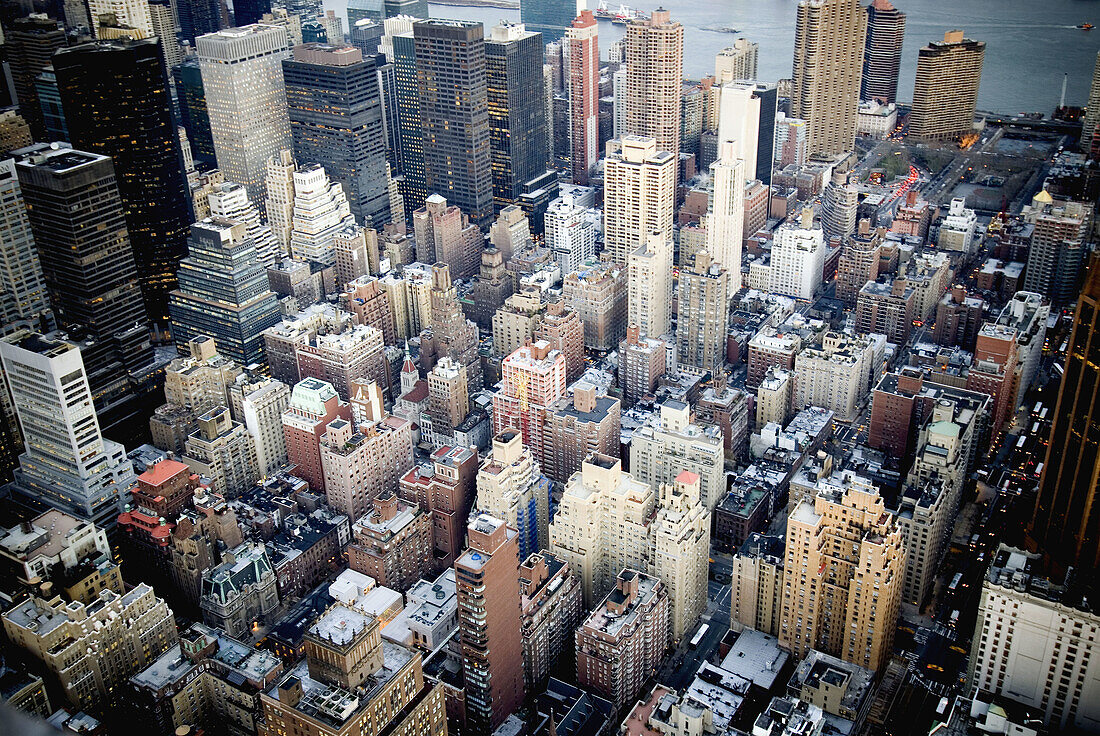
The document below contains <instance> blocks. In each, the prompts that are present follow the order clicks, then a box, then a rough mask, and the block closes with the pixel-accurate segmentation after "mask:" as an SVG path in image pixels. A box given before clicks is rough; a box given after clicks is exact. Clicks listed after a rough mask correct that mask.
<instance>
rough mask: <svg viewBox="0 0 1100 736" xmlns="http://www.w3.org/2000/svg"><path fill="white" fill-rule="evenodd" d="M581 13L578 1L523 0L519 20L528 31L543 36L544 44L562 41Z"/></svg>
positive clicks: (520, 5)
mask: <svg viewBox="0 0 1100 736" xmlns="http://www.w3.org/2000/svg"><path fill="white" fill-rule="evenodd" d="M579 12H580V11H578V10H577V0H521V1H520V4H519V20H520V22H521V23H523V24H524V25H525V26H527V30H529V31H535V32H537V33H541V34H542V40H543V42H544V43H552V42H554V41H560V40H561V38H562V36H564V35H565V29H566V28H568V27H569V26H570V25H572V24H573V19H574V18H576V17H577V15H578V14H579Z"/></svg>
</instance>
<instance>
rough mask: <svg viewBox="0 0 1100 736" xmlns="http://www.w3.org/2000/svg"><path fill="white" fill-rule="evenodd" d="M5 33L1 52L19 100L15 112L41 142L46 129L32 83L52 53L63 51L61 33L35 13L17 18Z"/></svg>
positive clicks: (48, 62) (44, 17) (36, 92)
mask: <svg viewBox="0 0 1100 736" xmlns="http://www.w3.org/2000/svg"><path fill="white" fill-rule="evenodd" d="M5 30H6V32H7V38H6V40H5V42H4V51H5V56H6V57H7V61H8V65H9V67H10V69H11V77H12V83H13V85H14V87H15V96H16V98H17V99H18V100H19V113H20V114H21V115H22V116H23V119H24V120H26V121H27V124H28V125H30V126H31V133H32V134H33V135H34V139H35V140H43V139H44V138H45V132H46V128H45V125H44V123H43V119H42V108H41V106H40V105H39V102H38V89H37V88H36V86H35V80H36V79H37V78H38V75H39V74H41V73H42V71H43V70H44V69H45V68H46V67H48V66H49V65H50V57H52V56H53V54H54V52H55V51H57V50H58V49H63V48H65V45H66V41H65V31H64V30H62V29H61V28H58V26H57V21H56V20H53V19H52V18H48V17H46V16H44V15H38V14H36V15H29V16H27V17H26V18H17V19H15V20H14V21H12V24H11V28H10V29H5Z"/></svg>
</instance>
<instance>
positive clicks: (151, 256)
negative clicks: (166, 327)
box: [53, 38, 190, 323]
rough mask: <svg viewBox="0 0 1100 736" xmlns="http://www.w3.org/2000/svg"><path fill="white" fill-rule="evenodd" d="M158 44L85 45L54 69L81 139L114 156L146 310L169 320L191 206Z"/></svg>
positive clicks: (73, 132)
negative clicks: (169, 302)
mask: <svg viewBox="0 0 1100 736" xmlns="http://www.w3.org/2000/svg"><path fill="white" fill-rule="evenodd" d="M157 44H158V41H157V40H156V39H155V38H146V39H142V40H140V41H130V40H128V39H119V40H115V41H98V42H94V43H88V44H81V45H79V46H74V47H72V48H68V49H63V50H61V51H59V52H58V53H57V54H55V55H54V57H53V67H54V73H55V74H56V75H57V84H58V90H59V92H60V94H61V102H62V105H63V106H64V108H65V123H66V125H67V127H68V130H69V134H70V137H71V139H72V142H73V144H74V145H76V146H78V147H80V148H83V149H84V150H88V151H92V152H94V153H102V154H104V155H107V156H110V157H111V158H112V159H113V160H114V163H115V176H116V180H117V183H118V193H119V195H120V196H121V197H122V202H123V205H124V207H125V210H126V226H127V230H128V231H129V234H130V245H131V247H132V249H133V252H134V261H135V263H136V265H137V269H138V278H139V279H140V282H141V290H142V295H143V296H144V298H145V306H146V310H147V312H148V314H149V317H150V318H151V319H152V320H153V321H154V322H157V323H164V322H166V321H167V317H168V292H170V291H171V290H172V289H173V288H175V284H176V278H175V274H176V269H177V268H178V266H179V261H180V258H182V257H183V255H184V252H185V248H186V246H185V240H186V238H187V224H188V220H189V218H190V211H189V209H188V207H187V199H186V185H185V183H184V180H183V159H182V156H181V153H180V141H179V135H178V134H177V132H176V125H175V123H174V122H173V120H172V112H171V102H170V100H169V96H168V84H167V79H166V78H165V75H164V67H163V63H162V61H161V58H160V52H159V49H158V46H157Z"/></svg>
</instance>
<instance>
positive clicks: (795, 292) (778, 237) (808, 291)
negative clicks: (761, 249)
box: [768, 208, 825, 301]
mask: <svg viewBox="0 0 1100 736" xmlns="http://www.w3.org/2000/svg"><path fill="white" fill-rule="evenodd" d="M824 269H825V237H824V233H823V232H822V230H821V228H820V227H814V225H813V211H812V210H810V209H809V208H807V209H805V210H803V211H802V217H801V218H800V219H799V220H796V221H795V222H788V223H787V224H785V225H783V226H782V227H780V228H779V229H778V230H776V231H775V238H774V240H773V241H772V259H771V267H770V271H769V273H768V283H769V285H770V288H769V291H770V292H772V293H774V294H783V295H784V296H790V297H794V298H795V299H806V300H808V301H809V300H812V299H813V298H814V293H815V292H816V291H817V289H818V287H819V286H821V279H822V272H823V271H824Z"/></svg>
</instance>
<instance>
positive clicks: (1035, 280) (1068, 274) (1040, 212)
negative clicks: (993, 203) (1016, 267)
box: [969, 190, 1092, 305]
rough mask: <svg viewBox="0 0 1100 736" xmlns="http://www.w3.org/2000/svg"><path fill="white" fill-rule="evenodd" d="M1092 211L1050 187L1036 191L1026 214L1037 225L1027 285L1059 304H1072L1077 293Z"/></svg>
mask: <svg viewBox="0 0 1100 736" xmlns="http://www.w3.org/2000/svg"><path fill="white" fill-rule="evenodd" d="M969 211H970V212H973V210H969ZM1091 214H1092V206H1091V205H1088V204H1083V203H1080V202H1071V201H1068V200H1061V199H1059V200H1055V199H1054V198H1052V197H1051V196H1050V193H1049V192H1047V191H1046V190H1043V191H1041V192H1039V193H1038V194H1036V195H1035V198H1034V199H1033V200H1032V204H1031V207H1030V208H1029V212H1028V213H1027V214H1026V215H1025V219H1026V220H1028V221H1030V222H1033V223H1034V225H1035V229H1034V230H1033V231H1032V233H1031V245H1030V247H1029V248H1028V252H1027V268H1026V269H1025V271H1024V289H1026V290H1027V291H1034V292H1037V293H1039V294H1042V295H1043V296H1045V297H1047V298H1048V299H1050V301H1051V303H1052V304H1056V305H1057V304H1069V303H1070V302H1072V301H1073V300H1074V299H1075V298H1076V297H1077V293H1078V291H1077V289H1078V284H1080V283H1081V275H1082V271H1083V269H1084V267H1085V241H1086V239H1087V235H1086V233H1087V229H1088V223H1089V221H1090V220H1091V219H1092V217H1091Z"/></svg>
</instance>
